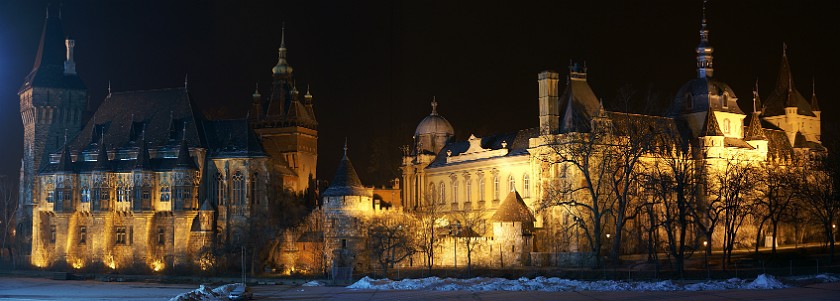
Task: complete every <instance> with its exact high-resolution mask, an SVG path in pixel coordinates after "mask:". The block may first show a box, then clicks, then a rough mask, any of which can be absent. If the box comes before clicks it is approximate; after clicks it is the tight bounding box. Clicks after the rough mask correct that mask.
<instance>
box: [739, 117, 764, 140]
mask: <svg viewBox="0 0 840 301" xmlns="http://www.w3.org/2000/svg"><path fill="white" fill-rule="evenodd" d="M751 115H752V116H750V124H749V125H747V131H746V132H745V133H744V140H747V141H751V140H767V136H766V135H764V128H762V127H761V120H760V119H759V118H758V112H753V113H752V114H751Z"/></svg>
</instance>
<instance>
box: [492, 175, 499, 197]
mask: <svg viewBox="0 0 840 301" xmlns="http://www.w3.org/2000/svg"><path fill="white" fill-rule="evenodd" d="M493 199H494V200H498V199H499V175H498V174H495V175H493Z"/></svg>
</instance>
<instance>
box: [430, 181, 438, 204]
mask: <svg viewBox="0 0 840 301" xmlns="http://www.w3.org/2000/svg"><path fill="white" fill-rule="evenodd" d="M428 193H429V194H427V195H428V197H429V198H430V200H429V201H430V202H434V201H435V198H436V197H437V196H438V195H437V191H435V183H430V184H429V192H428Z"/></svg>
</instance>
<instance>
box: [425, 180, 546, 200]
mask: <svg viewBox="0 0 840 301" xmlns="http://www.w3.org/2000/svg"><path fill="white" fill-rule="evenodd" d="M451 177H452V180H451V181H450V182H451V185H452V186H451V188H452V191H451V192H450V193H451V194H449V195H450V196H451V197H452V200H451V201H452V203H461V202H462V201H463V202H472V201H473V192H474V189H473V180H472V179H470V178H469V177H466V178H464V179H463V180H459V179H457V176H455V175H452V176H451ZM492 181H493V183H492V185H493V187H492V194H493V195H492V200H501V197H503V196H502V195H501V179H500V177H499V174H497V173H494V174H493V178H492ZM461 182H463V183H464V187H465V190H464V192H463V194H462V193H461V190H460V189H461V186H460V184H461ZM428 189H429V191H428V196H429V197H431V198H433V199H432V201H435V202H437V203H439V204H445V203H446V200H447V198H446V196H447V191H446V184H445V183H444V181H440V182H438V184H435V183H430V184H429V188H428ZM507 191H520V192H521V195H522V197H524V198H529V197H531V177H530V176H529V175H528V174H524V175H523V176H522V190H518V189H517V188H516V178H514V176H513V175H512V174H511V175H509V176H508V178H507ZM486 193H487V184H486V182H485V178H484V177H483V176H479V177H478V199H477V200H478V201H486V200H487V195H486ZM462 195H463V197H464V199H463V200H462V199H461V198H460V197H461V196H462Z"/></svg>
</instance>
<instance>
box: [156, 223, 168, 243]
mask: <svg viewBox="0 0 840 301" xmlns="http://www.w3.org/2000/svg"><path fill="white" fill-rule="evenodd" d="M157 243H158V245H164V244H166V228H164V227H158V228H157Z"/></svg>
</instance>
